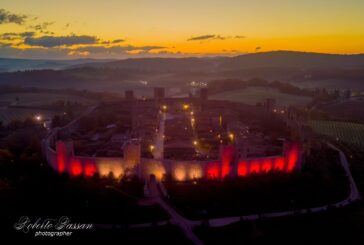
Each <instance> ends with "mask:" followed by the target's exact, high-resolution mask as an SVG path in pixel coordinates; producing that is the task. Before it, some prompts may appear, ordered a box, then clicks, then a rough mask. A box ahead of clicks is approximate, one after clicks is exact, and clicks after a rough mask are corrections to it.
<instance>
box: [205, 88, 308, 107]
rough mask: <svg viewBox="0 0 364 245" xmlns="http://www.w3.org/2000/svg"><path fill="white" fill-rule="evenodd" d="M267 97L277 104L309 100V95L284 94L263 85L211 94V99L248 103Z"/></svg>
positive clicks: (296, 103) (263, 99)
mask: <svg viewBox="0 0 364 245" xmlns="http://www.w3.org/2000/svg"><path fill="white" fill-rule="evenodd" d="M267 98H273V99H275V100H276V103H277V105H279V106H288V105H296V106H303V105H305V104H307V103H309V102H310V101H311V98H310V97H306V96H299V95H291V94H284V93H281V92H279V91H278V90H277V89H274V88H263V87H248V88H246V89H241V90H236V91H226V92H223V93H219V94H216V95H213V96H211V99H216V100H230V101H235V102H242V103H246V104H250V105H255V104H256V103H258V102H261V103H262V102H263V101H265V99H267Z"/></svg>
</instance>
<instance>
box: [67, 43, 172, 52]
mask: <svg viewBox="0 0 364 245" xmlns="http://www.w3.org/2000/svg"><path fill="white" fill-rule="evenodd" d="M165 48H166V47H162V46H133V45H127V46H111V47H105V46H84V47H79V48H76V49H73V50H72V51H76V52H82V53H83V52H88V53H90V54H100V53H105V54H128V53H129V52H134V53H140V52H150V51H152V50H160V49H165Z"/></svg>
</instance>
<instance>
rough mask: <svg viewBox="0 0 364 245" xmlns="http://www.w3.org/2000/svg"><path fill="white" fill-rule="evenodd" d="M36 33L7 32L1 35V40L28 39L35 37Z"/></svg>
mask: <svg viewBox="0 0 364 245" xmlns="http://www.w3.org/2000/svg"><path fill="white" fill-rule="evenodd" d="M34 35H35V32H32V31H27V32H18V33H17V32H5V33H1V34H0V40H8V41H11V40H17V39H22V38H26V37H33V36H34Z"/></svg>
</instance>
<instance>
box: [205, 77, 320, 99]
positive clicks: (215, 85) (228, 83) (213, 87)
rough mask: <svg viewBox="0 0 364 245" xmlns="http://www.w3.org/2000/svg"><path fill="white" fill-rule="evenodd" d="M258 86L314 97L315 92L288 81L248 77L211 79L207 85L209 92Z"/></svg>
mask: <svg viewBox="0 0 364 245" xmlns="http://www.w3.org/2000/svg"><path fill="white" fill-rule="evenodd" d="M252 86H258V87H266V88H274V89H277V90H278V91H280V92H281V93H285V94H293V95H301V96H309V97H314V96H315V92H314V91H312V90H308V89H302V88H299V87H296V86H294V85H292V84H290V83H284V82H280V81H273V82H269V81H267V80H263V79H258V78H255V79H250V80H246V81H244V80H240V79H223V80H214V81H211V82H210V83H209V85H208V88H209V93H211V94H215V93H221V92H224V91H231V90H237V89H245V88H247V87H252Z"/></svg>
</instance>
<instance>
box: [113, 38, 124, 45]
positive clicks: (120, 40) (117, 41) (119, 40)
mask: <svg viewBox="0 0 364 245" xmlns="http://www.w3.org/2000/svg"><path fill="white" fill-rule="evenodd" d="M124 41H125V40H124V39H115V40H113V41H112V42H111V43H114V44H115V43H122V42H124Z"/></svg>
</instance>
